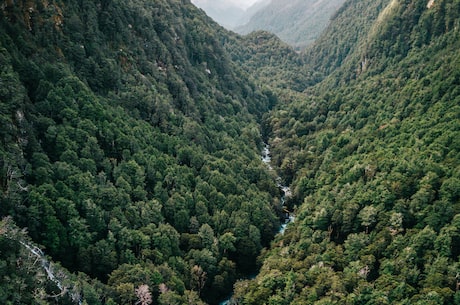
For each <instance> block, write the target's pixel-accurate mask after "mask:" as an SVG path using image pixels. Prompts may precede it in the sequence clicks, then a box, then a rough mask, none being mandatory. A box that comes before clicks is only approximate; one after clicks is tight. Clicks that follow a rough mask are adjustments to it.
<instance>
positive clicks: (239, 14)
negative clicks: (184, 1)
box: [192, 0, 246, 29]
mask: <svg viewBox="0 0 460 305" xmlns="http://www.w3.org/2000/svg"><path fill="white" fill-rule="evenodd" d="M192 2H193V3H194V4H195V5H196V6H198V7H199V8H201V9H203V10H204V11H205V12H206V14H208V16H209V17H211V18H212V19H214V20H215V21H216V22H218V23H219V24H220V25H222V26H225V27H226V28H228V29H231V28H233V27H235V26H237V25H239V24H240V20H241V19H242V18H243V16H245V14H246V11H245V10H244V9H243V8H241V7H240V6H238V5H236V4H234V3H232V2H225V1H208V0H194V1H192Z"/></svg>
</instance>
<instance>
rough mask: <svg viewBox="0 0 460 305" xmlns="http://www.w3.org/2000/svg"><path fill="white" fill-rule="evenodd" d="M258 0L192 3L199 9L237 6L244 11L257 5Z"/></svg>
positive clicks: (200, 1) (199, 0)
mask: <svg viewBox="0 0 460 305" xmlns="http://www.w3.org/2000/svg"><path fill="white" fill-rule="evenodd" d="M256 2H257V0H192V3H193V4H195V5H196V6H198V7H201V8H202V7H210V6H213V4H215V6H216V7H220V6H223V5H224V6H237V7H239V8H241V9H243V10H246V9H247V8H248V7H250V6H251V5H253V4H254V3H256Z"/></svg>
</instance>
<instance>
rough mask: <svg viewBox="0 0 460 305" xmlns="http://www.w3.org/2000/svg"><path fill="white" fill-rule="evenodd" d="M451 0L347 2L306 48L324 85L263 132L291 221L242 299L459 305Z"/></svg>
mask: <svg viewBox="0 0 460 305" xmlns="http://www.w3.org/2000/svg"><path fill="white" fill-rule="evenodd" d="M358 2H359V3H358ZM458 3H459V2H458V1H435V2H434V4H433V6H431V7H430V8H429V7H427V3H425V2H420V1H347V2H346V4H345V5H344V6H343V8H342V9H341V10H339V11H338V12H337V14H336V15H335V16H334V18H333V20H332V24H331V25H330V27H329V29H328V30H327V31H326V33H325V35H324V36H323V37H322V38H320V39H319V40H318V42H317V43H316V44H315V45H314V46H312V47H311V48H310V49H309V50H307V51H306V56H307V57H306V60H305V62H306V63H307V64H310V65H311V67H313V68H316V69H319V70H320V71H322V72H323V73H325V75H326V77H325V79H324V80H323V81H322V82H320V83H319V84H318V85H316V86H314V87H312V88H308V89H307V90H306V91H305V93H306V97H304V98H299V99H295V100H293V101H291V102H290V103H284V104H283V103H279V104H278V105H277V106H276V107H275V109H274V110H273V111H272V112H271V114H270V115H267V116H266V120H267V123H266V125H265V126H267V130H268V136H269V138H270V144H271V152H272V160H273V161H274V163H275V164H276V165H278V166H279V170H280V171H281V175H282V177H283V178H284V180H285V181H292V185H291V188H292V190H293V197H292V198H291V199H290V201H289V204H291V205H293V206H294V205H296V206H297V210H296V216H297V217H296V219H295V223H294V225H293V226H290V227H289V228H288V230H287V231H286V233H285V235H284V237H283V238H282V239H281V238H280V239H277V240H276V241H275V242H274V243H273V246H272V249H271V250H270V251H267V252H264V254H263V257H262V258H261V261H262V262H263V265H262V268H261V272H260V274H259V275H258V276H257V277H256V278H255V279H254V280H252V281H247V282H243V283H238V284H237V285H235V296H234V299H235V300H237V301H238V302H239V303H240V304H282V302H283V300H289V304H455V302H456V301H457V299H458V298H457V294H456V289H457V285H458V279H457V278H456V276H457V275H458V272H459V269H458V268H459V266H458V256H459V251H458V247H457V246H454V244H453V242H454V241H455V242H458V234H457V233H458V229H457V225H456V223H457V219H458V213H459V211H460V210H459V209H460V206H459V201H458V196H457V190H456V187H455V186H454V184H455V182H454V181H456V179H457V177H458V169H459V159H458V154H459V147H458V145H456V141H455V140H454V139H457V138H459V137H460V134H459V120H458V118H459V116H460V112H459V108H458V102H459V91H458V89H457V88H458V85H459V82H458V78H457V77H456V76H455V75H457V73H456V72H455V71H457V70H459V69H460V66H459V63H460V58H459V56H458V51H457V50H458V48H459V47H460V45H459V41H460V40H459V39H458V38H459V35H460V34H459V27H458V26H457V27H455V26H454V24H457V25H458V22H459V21H458V20H459V19H460V15H459V13H458V12H459V11H458ZM446 7H450V8H453V10H454V11H455V13H453V11H452V10H450V14H446V12H445V11H444V9H445V8H446ZM448 16H449V17H448ZM449 18H452V19H449ZM447 19H449V20H451V21H446V20H447ZM289 277H294V278H295V279H296V285H294V286H291V287H292V289H293V290H291V291H289V293H288V292H287V287H288V286H287V282H288V278H289ZM292 292H293V293H292ZM288 296H289V298H288ZM456 298H457V299H456Z"/></svg>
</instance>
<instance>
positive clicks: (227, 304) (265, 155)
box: [219, 143, 295, 305]
mask: <svg viewBox="0 0 460 305" xmlns="http://www.w3.org/2000/svg"><path fill="white" fill-rule="evenodd" d="M271 161H272V158H271V156H270V146H269V145H268V144H266V143H264V148H263V150H262V162H264V163H265V165H267V167H268V169H269V170H270V171H272V170H273V167H272V166H271ZM276 185H277V187H278V188H279V189H280V190H281V191H282V192H281V197H280V206H281V207H283V206H284V204H285V202H286V198H289V197H290V196H291V189H290V188H289V186H286V185H283V183H282V179H281V177H279V176H278V177H276ZM294 220H295V216H294V215H293V214H292V213H289V214H288V215H287V217H286V218H285V221H284V223H282V224H281V225H280V227H279V229H278V234H284V232H285V230H286V227H287V225H288V224H289V223H291V222H294ZM256 276H257V274H255V275H253V276H251V279H252V278H255V277H256ZM232 304H233V303H232V296H230V297H229V298H228V299H226V300H224V301H222V302H220V303H219V305H232Z"/></svg>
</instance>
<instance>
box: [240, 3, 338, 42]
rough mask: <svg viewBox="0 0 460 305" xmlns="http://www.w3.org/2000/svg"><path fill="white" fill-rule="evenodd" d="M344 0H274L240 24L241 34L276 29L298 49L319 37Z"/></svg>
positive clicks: (276, 32)
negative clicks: (247, 20) (287, 0)
mask: <svg viewBox="0 0 460 305" xmlns="http://www.w3.org/2000/svg"><path fill="white" fill-rule="evenodd" d="M343 2H344V0H333V1H325V0H308V1H305V0H294V1H289V2H286V1H283V0H272V1H271V2H270V3H269V4H268V5H266V6H265V7H263V8H261V9H260V10H258V11H257V12H256V13H254V14H253V15H252V17H251V18H250V19H249V22H247V23H246V24H244V25H242V26H239V27H237V28H236V31H237V32H238V33H241V34H247V33H250V32H252V31H256V30H264V31H268V32H272V33H274V34H276V35H277V36H279V37H280V38H281V39H282V40H283V41H285V42H287V43H288V44H290V45H292V46H294V47H295V48H297V49H304V48H305V47H306V46H307V45H309V44H311V43H312V42H313V41H315V39H316V38H318V37H319V35H320V34H321V32H322V31H323V30H324V28H325V27H326V26H327V25H328V23H329V18H330V17H331V16H332V15H333V14H334V12H335V11H336V10H337V9H338V8H339V7H340V6H341V5H342V3H343Z"/></svg>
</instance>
